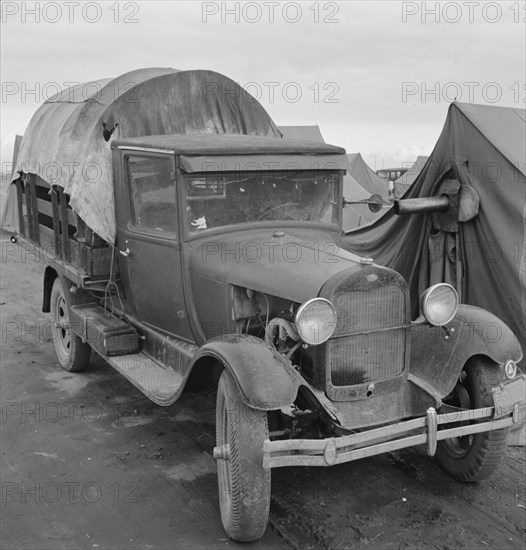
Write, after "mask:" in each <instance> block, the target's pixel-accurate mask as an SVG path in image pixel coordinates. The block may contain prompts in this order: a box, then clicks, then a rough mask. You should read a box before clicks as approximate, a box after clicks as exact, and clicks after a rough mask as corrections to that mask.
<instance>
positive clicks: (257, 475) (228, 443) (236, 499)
mask: <svg viewBox="0 0 526 550" xmlns="http://www.w3.org/2000/svg"><path fill="white" fill-rule="evenodd" d="M216 436H217V437H216V440H217V447H216V450H215V451H214V455H215V458H216V459H217V477H218V483H219V505H220V508H221V519H222V521H223V527H224V528H225V531H226V532H227V534H228V536H229V537H230V538H232V539H234V540H238V541H243V542H247V541H252V540H257V539H259V538H260V537H262V536H263V533H264V532H265V528H266V526H267V522H268V516H269V508H270V470H266V469H265V468H263V442H264V441H265V439H267V438H268V423H267V413H266V412H265V411H257V410H254V409H251V408H250V407H247V406H246V405H245V404H244V403H243V401H242V400H241V396H240V395H239V390H238V389H237V386H236V383H235V382H234V379H233V378H232V375H231V374H230V373H229V372H228V371H226V370H224V371H223V373H222V375H221V378H220V380H219V385H218V388H217V405H216Z"/></svg>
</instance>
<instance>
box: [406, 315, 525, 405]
mask: <svg viewBox="0 0 526 550" xmlns="http://www.w3.org/2000/svg"><path fill="white" fill-rule="evenodd" d="M474 355H485V356H487V357H489V358H490V359H492V360H493V361H494V362H495V363H497V364H499V365H501V366H502V365H504V364H505V363H506V361H508V360H510V359H511V360H513V361H515V362H519V361H520V360H521V359H522V349H521V347H520V344H519V341H518V340H517V337H516V336H515V335H514V334H513V332H512V331H511V330H510V328H509V327H508V326H507V325H506V324H505V323H503V322H502V321H501V320H500V319H499V318H498V317H497V316H495V315H493V314H492V313H490V312H489V311H486V310H484V309H481V308H478V307H474V306H467V305H460V306H459V308H458V311H457V314H456V315H455V317H454V319H453V320H452V321H451V322H450V323H449V324H448V325H446V326H445V327H434V326H431V325H429V324H428V323H418V324H414V325H413V326H412V328H411V366H410V373H411V375H413V377H416V378H417V379H419V380H420V381H423V382H424V383H425V384H427V385H429V386H431V388H433V390H434V391H435V392H436V393H437V394H438V395H439V396H440V397H445V396H447V395H448V394H449V393H450V392H451V391H452V390H453V388H454V387H455V384H456V382H457V380H458V377H459V375H460V373H461V372H462V369H463V367H464V365H465V363H466V361H467V360H468V359H469V358H470V357H472V356H474ZM417 382H418V381H417Z"/></svg>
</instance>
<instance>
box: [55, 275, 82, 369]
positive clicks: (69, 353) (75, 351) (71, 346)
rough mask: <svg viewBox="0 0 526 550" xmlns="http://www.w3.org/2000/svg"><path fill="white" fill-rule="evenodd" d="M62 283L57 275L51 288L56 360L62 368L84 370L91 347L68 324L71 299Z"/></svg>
mask: <svg viewBox="0 0 526 550" xmlns="http://www.w3.org/2000/svg"><path fill="white" fill-rule="evenodd" d="M64 286H65V285H64V283H63V282H62V280H61V279H60V277H57V278H56V279H55V281H54V282H53V288H52V289H51V304H50V305H51V319H52V324H51V331H52V334H53V344H54V345H55V352H56V354H57V358H58V362H59V363H60V366H61V367H62V368H63V369H66V370H67V371H70V372H77V371H81V370H84V369H85V368H86V367H87V366H88V363H89V360H90V355H91V347H90V345H89V344H87V343H84V342H82V340H81V339H80V337H79V336H77V335H76V334H75V333H74V332H73V330H72V329H71V326H70V321H69V308H70V307H71V300H70V297H69V293H68V291H67V289H66V288H64Z"/></svg>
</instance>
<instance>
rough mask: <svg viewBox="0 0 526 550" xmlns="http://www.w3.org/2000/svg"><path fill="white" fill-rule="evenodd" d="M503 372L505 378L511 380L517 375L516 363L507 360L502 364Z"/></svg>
mask: <svg viewBox="0 0 526 550" xmlns="http://www.w3.org/2000/svg"><path fill="white" fill-rule="evenodd" d="M504 374H505V375H506V378H509V379H510V380H513V379H514V378H515V376H517V365H516V364H515V362H514V361H511V360H510V361H507V362H506V364H505V365H504Z"/></svg>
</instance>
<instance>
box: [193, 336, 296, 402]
mask: <svg viewBox="0 0 526 550" xmlns="http://www.w3.org/2000/svg"><path fill="white" fill-rule="evenodd" d="M210 358H214V359H216V360H217V361H219V362H220V363H222V364H223V365H224V367H225V368H226V369H228V370H229V371H230V373H231V374H232V376H233V377H234V380H235V381H236V384H237V387H238V389H239V393H240V395H241V398H242V400H243V402H244V403H245V404H246V405H248V406H249V407H251V408H253V409H259V410H265V411H270V410H276V409H280V408H281V407H284V406H286V405H290V404H292V403H294V401H295V399H296V396H297V393H298V388H299V386H300V379H299V378H300V377H299V375H298V373H296V371H295V370H294V369H293V367H292V365H291V364H290V362H289V361H287V359H286V358H285V357H283V355H281V354H279V353H278V352H277V351H275V350H273V349H272V348H270V347H269V346H267V345H266V344H265V343H264V342H263V341H262V340H260V339H259V338H255V337H254V336H247V335H236V334H229V335H226V336H223V337H221V338H219V339H215V340H210V341H208V342H207V343H206V344H205V345H204V346H202V347H201V348H200V349H199V351H198V352H197V354H196V355H195V356H194V358H193V359H192V365H191V366H192V367H193V365H194V364H196V363H197V362H198V361H199V360H201V359H210Z"/></svg>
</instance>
